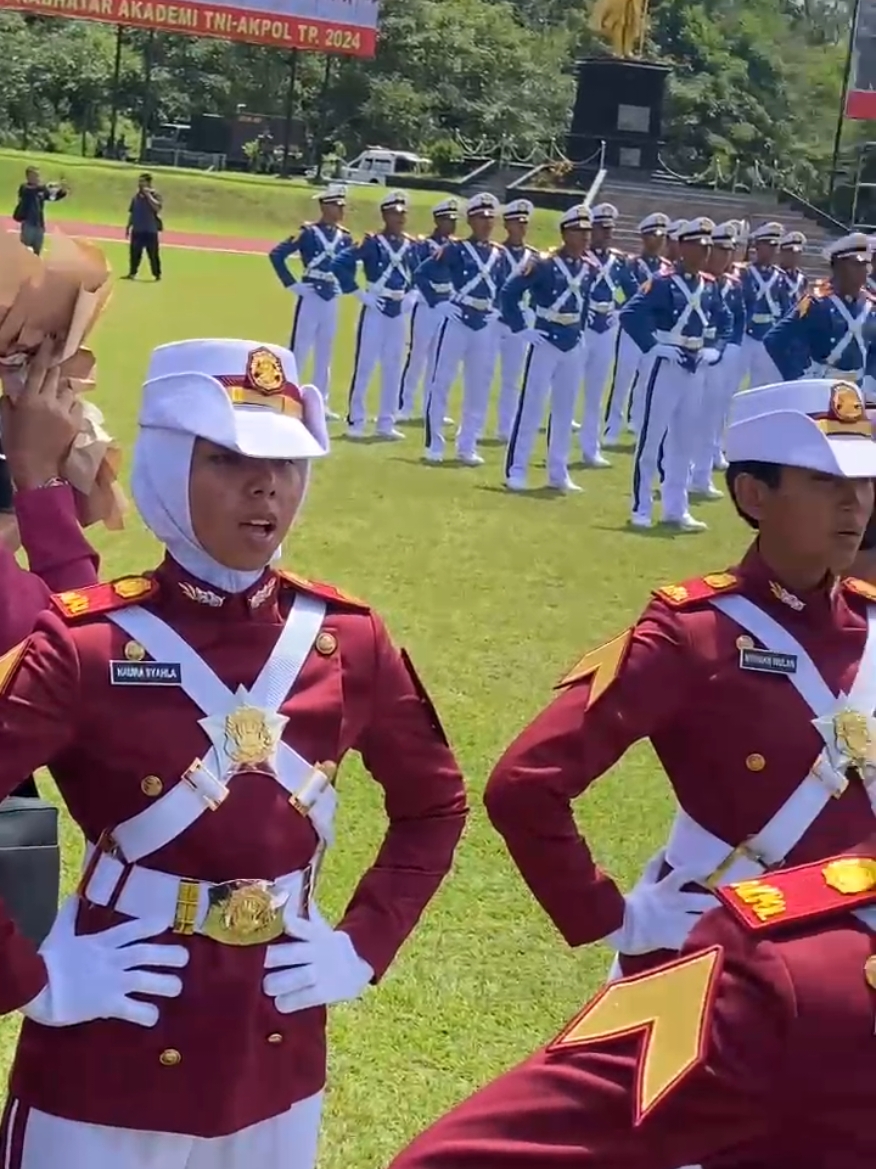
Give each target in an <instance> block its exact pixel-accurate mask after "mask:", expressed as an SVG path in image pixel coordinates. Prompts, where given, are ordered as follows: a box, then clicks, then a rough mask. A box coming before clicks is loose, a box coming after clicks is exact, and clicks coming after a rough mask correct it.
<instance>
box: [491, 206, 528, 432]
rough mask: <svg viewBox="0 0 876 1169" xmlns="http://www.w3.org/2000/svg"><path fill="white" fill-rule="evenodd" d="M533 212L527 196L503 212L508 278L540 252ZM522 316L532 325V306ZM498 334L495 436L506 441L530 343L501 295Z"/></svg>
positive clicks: (526, 308) (519, 271)
mask: <svg viewBox="0 0 876 1169" xmlns="http://www.w3.org/2000/svg"><path fill="white" fill-rule="evenodd" d="M532 212H533V206H532V204H531V203H530V202H529V200H528V199H515V200H514V201H513V202H511V203H509V204H508V206H507V207H506V208H505V210H504V212H503V214H502V217H503V219H504V222H505V232H506V238H505V242H504V243H503V244H502V247H503V248H504V249H505V251H506V252H507V253H508V279H509V280H511V279H513V278H514V277H515V276H519V275H520V274H521V273H522V272H525V271H526V270H527V269H528V268H529V265H530V264H531V263H532V261H533V260H535V259H537V258H538V251H537V250H536V249H535V248H533V247H531V246H530V245H529V244H528V243H527V242H526V231H527V228H528V227H529V220H530V217H531V216H532ZM523 315H524V318H525V319H526V324H527V326H532V324H533V316H532V310H531V309H530V308H529V307H524V309H523ZM497 335H498V339H499V345H498V357H499V403H498V407H497V411H496V413H497V422H496V437H497V438H500V439H501V440H502V441H503V442H507V441H508V439H509V438H510V437H511V427H512V426H513V425H514V412H515V410H516V408H517V398H518V397H519V394H520V376H521V374H522V373H523V363H524V361H525V360H526V347H527V342H526V339H525V338H524V337H523V334H522V333H515V332H514V331H513V329H512V328H511V324H510V322H509V321H508V318H507V317H506V316H505V314H504V312H503V311H502V301H501V298H500V302H499V321H498V324H497Z"/></svg>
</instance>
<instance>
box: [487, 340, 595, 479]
mask: <svg viewBox="0 0 876 1169" xmlns="http://www.w3.org/2000/svg"><path fill="white" fill-rule="evenodd" d="M582 363H583V354H582V351H581V346H580V345H576V346H575V348H574V349H570V350H569V351H568V352H567V353H564V352H563V351H562V350H560V349H557V347H556V346H555V345H551V344H550V342H546V343H545V344H544V345H533V346H532V347H531V348H530V349H529V352H528V354H527V357H526V360H525V362H524V371H523V384H522V386H521V388H520V395H519V397H518V399H517V412H516V414H515V416H514V424H513V426H512V428H511V438H510V440H509V442H508V448H507V450H506V451H505V478H506V479H518V480H523V479H525V477H526V472H527V470H528V469H529V464H530V462H531V460H532V452H533V448H534V447H535V441H536V439H537V438H538V432H539V428H540V427H541V423H542V419H543V418H544V412H545V407H546V406H547V403H548V399H550V407H551V414H550V425H549V426H548V458H547V464H548V481H549V482H550V483H552V484H554V485H555V486H562V484H563V483H564V482H565V481H566V479H567V477H568V474H569V443H570V441H571V438H572V419H573V417H574V414H575V399H576V397H577V395H578V386H579V385H580V384H581V366H582Z"/></svg>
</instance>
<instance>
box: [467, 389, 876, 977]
mask: <svg viewBox="0 0 876 1169" xmlns="http://www.w3.org/2000/svg"><path fill="white" fill-rule="evenodd" d="M726 449H727V458H728V460H729V462H730V463H731V464H732V465H731V466H730V467H729V469H728V471H727V482H728V487H729V490H730V494H731V496H732V498H733V500H734V502H735V504H736V507H737V509H738V510H739V512H740V514H741V515H742V516H743V517H744V518H746V519H747V520H748V522H749V523H750V524H751V525H752V526H753V527H755V528H757V529H758V538H757V540H756V542H755V543H754V545H753V546H752V547H751V548H750V549H749V551H748V553H747V554H746V556H745V558H744V559H743V561H742V563H741V564H740V565H738V566H737V567H735V568H733V569H731V570H729V571H725V572H718V573H714V574H712V575H708V576H705V577H703V578H701V579H698V580H692V581H688V582H687V583H685V584H679V585H672V586H670V587H667V588H662V589H658V590H657V591H656V593H655V594H654V597H653V599H652V601H651V603H650V604H649V606H648V608H647V609H646V610H645V612H644V614H643V615H642V616H641V617H640V618H639V620H638V621H637V622H636V623H635V624H634V625H633V626H632V627H631V628H630V629H627V630H625V631H624V632H623V633H620V634H619V635H618V636H617V637H616V638H614V639H613V640H612V641H611V642H609V643H608V645H606V646H604V647H603V648H602V649H599V650H597V651H595V652H594V653H591V654H588V655H587V656H586V657H585V658H584V659H583V660H582V661H581V662H580V663H579V665H578V666H577V667H575V668H574V669H573V670H572V671H571V672H570V673H569V675H568V676H567V677H566V678H565V679H564V681H563V682H562V683H561V693H560V695H559V697H558V698H556V700H555V701H554V702H553V703H552V704H551V705H550V706H549V707H548V708H547V709H546V710H545V711H544V712H543V713H542V714H540V715H539V716H538V717H537V718H536V720H535V721H534V722H533V723H532V724H531V725H530V726H529V727H528V728H527V729H526V730H525V731H524V732H523V733H522V735H521V736H520V737H519V738H518V739H517V741H516V742H515V743H513V744H512V745H511V747H510V748H509V749H508V751H507V752H506V753H505V755H504V756H503V758H502V759H501V760H500V761H499V763H498V764H497V766H496V768H495V770H494V772H493V774H492V776H491V777H490V780H489V782H488V784H487V789H486V793H485V802H486V806H487V811H488V813H489V816H490V819H491V820H492V822H493V824H494V826H495V827H496V828H497V829H498V830H499V832H501V834H502V835H503V836H504V838H505V841H506V843H507V846H508V849H509V851H510V853H511V855H512V857H513V859H514V861H515V862H516V864H517V866H518V868H519V869H520V871H521V873H522V875H523V877H524V880H525V881H526V883H527V884H528V885H529V888H530V889H531V890H532V892H533V893H534V895H535V896H536V898H537V899H538V901H539V902H540V903H541V905H542V906H543V908H544V909H545V910H546V912H547V913H548V914H549V915H550V917H551V918H552V920H553V921H554V923H555V925H556V926H557V928H558V929H559V930H560V932H561V933H562V935H563V937H564V938H565V939H566V941H567V942H568V943H569V944H570V945H572V946H579V945H582V944H584V943H588V942H594V941H597V940H598V939H604V940H605V941H606V942H608V944H609V945H611V946H612V947H613V948H614V949H615V950H617V951H619V955H620V961H621V964H622V969H623V970H624V972H625V973H629V972H630V971H631V970H636V969H640V968H642V967H643V966H652V965H654V964H656V963H658V962H660V961H662V960H663V959H664V958H666V957H667V954H666V951H670V952H672V951H677V950H679V949H680V948H681V946H682V945H683V944H684V942H685V940H686V938H687V935H688V933H689V931H690V929H691V928H692V927H693V925H694V923H695V921H696V920H697V917H698V916H699V915H700V914H701V913H702V912H703V911H704V910H706V909H708V908H710V907H711V906H712V905H714V903H715V902H714V897H713V895H712V893H710V892H707V890H714V888H715V887H716V886H718V885H721V884H725V883H730V882H733V881H739V880H745V879H748V878H754V877H757V876H760V875H761V874H763V873H764V871H766V870H770V869H772V868H774V867H776V866H778V865H781V864H783V863H784V862H785V861H787V860H790V862H791V863H803V862H806V861H809V860H813V859H817V858H820V857H823V856H829V855H831V854H832V853H836V852H839V851H841V850H843V849H845V848H849V847H851V846H853V845H855V844H857V843H858V842H859V841H861V840H862V839H864V838H865V837H866V836H868V835H869V833H870V832H871V831H872V830H873V828H874V817H873V811H872V808H871V796H872V795H873V793H876V786H874V787H871V788H870V789H869V793H868V789H867V787H866V786H865V784H864V783H863V782H862V779H861V770H862V767H863V763H864V761H863V759H862V758H861V756H860V752H859V751H858V749H857V747H856V745H855V742H854V741H853V739H854V736H852V735H851V734H850V733H849V728H850V727H851V726H852V725H853V724H854V723H855V720H858V719H861V718H864V717H866V716H869V715H870V714H871V713H872V712H873V711H874V709H876V604H874V602H876V588H874V587H873V586H872V585H869V584H866V583H865V582H863V581H859V580H856V579H838V578H837V577H836V576H835V575H833V573H832V572H831V569H833V570H834V572H836V571H842V570H844V569H846V568H847V566H849V565H851V563H852V561H853V560H854V557H855V554H856V552H857V549H858V545H859V543H860V541H861V537H862V534H863V532H864V529H865V527H866V525H867V521H868V520H869V518H870V514H871V511H872V508H873V485H872V477H873V476H874V475H876V443H874V441H873V437H872V433H871V429H870V424H869V422H868V421H867V419H866V417H865V415H864V403H863V399H862V396H861V391H860V390H859V389H858V388H857V387H856V386H854V385H851V384H849V383H843V382H831V381H822V380H818V381H798V382H789V383H787V384H781V385H776V386H768V387H763V388H759V389H756V390H750V391H746V392H744V393H741V394H737V395H736V396H735V397H734V399H733V402H732V406H731V415H730V425H729V427H728V432H727V448H726ZM644 738H648V739H650V740H651V743H652V744H653V747H654V750H655V751H656V753H657V756H658V758H659V760H660V762H661V763H662V765H663V767H664V768H665V770H666V773H667V775H668V777H669V781H670V783H671V784H672V787H673V789H674V793H675V796H676V798H677V800H678V805H679V806H678V810H677V813H676V818H675V823H674V825H673V827H672V831H671V834H670V837H669V840H668V842H667V844H666V846H665V848H663V849H661V850H660V851H659V852H658V853H657V855H656V856H654V858H653V859H652V860H651V861H650V862H649V864H648V866H647V868H646V869H645V872H644V874H643V876H642V878H641V879H640V881H639V882H638V884H637V885H636V886H635V888H634V889H633V890H632V891H631V892H629V893H627V894H624V893H623V892H622V891H621V890H620V889H619V888H618V886H617V884H616V883H615V882H614V881H613V880H612V878H611V877H610V876H609V875H607V874H606V873H604V872H602V871H601V870H600V869H599V867H598V866H597V865H596V863H595V862H594V860H593V857H592V855H591V850H590V848H589V847H588V844H587V842H586V841H585V840H584V839H582V837H581V834H580V832H579V830H578V828H577V827H576V825H575V820H574V818H573V814H572V800H573V799H574V798H575V797H576V796H578V795H580V794H581V793H582V792H583V791H584V790H585V789H586V788H587V787H589V785H590V784H591V783H592V782H593V781H594V780H595V779H597V778H598V777H599V776H600V775H602V774H604V773H605V772H606V771H607V770H608V769H609V768H610V767H611V766H612V765H613V764H614V763H616V762H617V760H618V759H619V758H620V757H621V756H622V755H623V753H624V752H625V751H626V750H627V748H628V747H629V746H631V745H632V744H633V743H635V742H636V741H637V740H639V739H644Z"/></svg>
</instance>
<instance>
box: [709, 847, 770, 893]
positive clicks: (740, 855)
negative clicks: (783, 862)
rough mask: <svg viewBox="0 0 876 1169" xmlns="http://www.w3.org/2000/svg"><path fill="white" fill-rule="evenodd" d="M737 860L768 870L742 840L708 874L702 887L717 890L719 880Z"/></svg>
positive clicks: (767, 866)
mask: <svg viewBox="0 0 876 1169" xmlns="http://www.w3.org/2000/svg"><path fill="white" fill-rule="evenodd" d="M738 860H749V861H753V862H754V864H757V865H761V866H762V867H763V868H764V869H768V868H770V866H769V865H768V864H767V863H766V861H765V860H764V859H763V857H762V856H758V854H757V853H756V852H755V851H754V849H752V848H750V847H749V844H748V841H747V840H743V842H742V843H741V844H737V846H736V847H735V848H734V849H733V850H732V851H731V852H728V853H727V855H726V857H724V859H723V860H722V861H721V863H720V864H719V865H718V867H717V868H716V869H715V870H714V872H711V873H709V875H708V877H706V879H705V880H704V881H703V885H704V886H705V887H706V888H707V889H717V887H718V886H719V885H720V884H721V878H722V877H723V876H724V875H725V874H726V873H729V872H730V870H731V869H732V868H733V866H734V865H735V864H736V862H737V861H738Z"/></svg>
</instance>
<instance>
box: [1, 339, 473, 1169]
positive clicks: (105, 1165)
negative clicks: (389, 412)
mask: <svg viewBox="0 0 876 1169" xmlns="http://www.w3.org/2000/svg"><path fill="white" fill-rule="evenodd" d="M295 381H296V373H295V363H294V359H293V357H292V355H291V353H289V352H287V351H286V350H283V349H279V348H275V347H273V346H271V347H266V346H256V345H255V344H254V343H252V342H244V341H221V340H217V341H188V342H182V343H180V344H175V345H167V346H163V347H161V348H159V349H158V350H156V352H155V353H154V355H153V358H152V362H151V366H150V370H149V374H148V378H147V382H146V385H145V388H144V394H143V404H142V409H141V413H140V429H139V434H138V438H137V442H136V447H135V452H134V468H133V478H132V490H133V495H134V498H135V500H136V503H137V505H138V508H139V510H140V512H141V514H142V516H143V518H144V520H145V521H146V523H147V525H148V526H149V528H150V529H151V530H152V532H153V533H155V535H157V536H158V537H159V538H160V539H161V540H162V542H163V543H164V544H165V545H166V547H167V555H166V557H165V559H164V561H163V563H162V564H161V565H160V566H159V568H158V569H156V571H155V572H154V573H150V574H149V575H148V576H144V577H127V578H123V579H121V580H117V581H115V582H113V583H111V584H106V585H98V586H95V587H94V588H92V589H84V590H82V591H81V592H79V593H72V594H71V593H65V594H64V595H63V597H60V598H55V612H54V613H50V614H47V615H46V616H44V617H43V618H42V619H41V621H40V623H39V624H38V626H37V629H36V631H35V633H34V634H33V636H31V637H30V638H28V639H27V640H26V641H25V642H24V643H23V644H22V645H21V646H20V647H18V648H17V649H16V650H15V651H14V652H13V653H11V654H10V655H8V656H7V657H6V658H5V659H3V662H2V666H0V679H2V681H0V791H2V790H4V789H5V790H8V789H10V788H11V787H12V786H14V784H15V783H16V781H17V780H18V779H19V778H20V777H21V776H22V775H25V774H26V773H27V772H28V771H30V770H31V769H33V768H34V767H37V766H38V765H40V764H42V763H46V762H47V763H48V764H49V765H50V767H51V769H52V772H53V774H54V776H55V779H56V780H57V783H58V786H59V789H60V791H61V793H62V795H63V797H64V799H65V801H66V803H67V806H68V808H69V810H70V813H71V815H72V816H73V818H74V820H75V821H76V823H77V824H78V825H79V827H80V828H81V830H82V832H83V834H84V836H85V839H86V841H87V844H88V849H87V858H86V866H85V869H84V872H83V874H82V878H81V880H80V883H79V887H78V891H77V894H75V895H74V896H73V897H71V898H70V900H68V901H67V902H66V903H65V904H64V905H63V906H62V908H61V910H60V912H59V914H58V918H57V921H56V923H55V926H54V928H53V930H52V932H51V934H50V935H49V937H48V938H47V940H46V942H45V943H44V944H43V946H42V947H41V949H40V951H39V953H36V952H35V951H34V950H33V948H32V947H31V946H30V945H29V944H28V943H27V942H26V941H25V940H24V939H23V938H22V937H21V936H20V935H18V934H17V932H16V930H15V928H14V926H13V925H12V923H11V922H10V921H8V919H7V920H2V924H0V1010H2V1011H12V1010H15V1009H17V1008H20V1009H22V1010H23V1012H24V1015H25V1021H24V1026H23V1030H22V1034H21V1039H20V1042H19V1046H18V1051H17V1053H16V1058H15V1064H14V1067H13V1070H12V1076H11V1085H10V1096H9V1100H8V1103H7V1107H6V1114H5V1121H4V1131H3V1141H2V1145H0V1164H2V1165H3V1167H4V1169H60V1167H63V1169H159V1167H160V1169H256V1167H257V1169H311V1166H312V1165H313V1163H314V1159H315V1154H316V1145H317V1134H318V1128H319V1118H320V1112H321V1106H322V1096H323V1088H324V1084H325V1024H326V1012H325V1008H326V1006H327V1005H328V1004H331V1003H335V1002H341V1001H343V1000H349V999H355V998H357V997H358V996H359V995H361V994H362V992H363V991H364V990H365V988H366V987H367V986H368V984H369V983H371V982H375V981H376V980H377V979H379V978H380V977H381V976H382V975H383V973H384V972H385V971H386V969H387V967H388V966H389V964H390V962H391V961H392V959H393V957H394V956H395V954H396V952H397V951H398V949H399V947H400V946H401V944H402V943H403V941H404V940H405V938H406V937H407V935H408V934H409V933H410V931H411V929H412V928H413V926H414V925H415V923H416V921H417V919H418V918H419V916H420V914H421V913H422V911H423V909H424V908H425V906H426V904H427V903H428V901H429V900H430V898H431V897H432V896H433V894H434V893H435V891H436V889H437V888H438V886H439V884H440V883H441V880H442V878H443V877H444V875H445V874H446V872H447V871H448V868H449V866H450V863H451V858H452V855H453V850H454V847H455V845H456V842H457V840H458V838H459V835H460V832H461V831H462V826H463V821H464V817H465V795H464V789H463V783H462V778H461V776H460V773H459V769H458V767H457V765H456V762H455V760H454V757H453V754H452V752H451V751H450V749H449V747H448V745H447V741H446V739H445V738H444V735H443V732H442V730H441V726H440V724H439V722H438V719H437V716H436V715H435V712H434V709H433V708H432V705H431V703H430V701H429V699H428V697H427V695H426V693H425V691H424V690H423V688H422V686H421V684H420V683H419V682H418V680H417V677H416V674H415V673H414V670H413V667H412V665H411V663H410V661H409V660H408V658H407V655H406V654H405V653H404V652H403V651H402V652H399V651H398V650H397V649H396V648H395V647H394V646H393V644H392V642H391V641H390V639H389V636H388V634H387V632H386V629H385V628H384V626H383V624H382V622H381V621H380V619H379V618H378V617H377V616H376V614H374V613H373V612H372V611H371V610H370V609H369V607H368V606H367V605H365V604H363V603H362V602H360V601H356V600H353V599H352V598H350V597H347V596H346V595H345V594H342V593H340V592H338V591H336V590H335V589H333V588H331V587H330V586H327V585H316V584H311V583H309V582H307V581H303V580H299V579H298V578H296V577H292V576H289V575H287V574H284V573H282V572H279V571H275V570H274V569H273V568H271V567H270V564H271V562H272V561H273V560H274V558H275V556H276V555H277V552H278V549H279V545H280V541H281V540H282V538H283V537H284V536H285V535H286V532H287V531H288V530H289V528H290V526H291V524H292V522H293V520H294V519H295V517H296V514H297V512H298V509H299V507H300V504H301V501H302V499H303V497H304V493H305V489H306V486H307V481H308V468H309V463H310V460H311V459H315V458H320V457H322V456H324V455H325V454H326V453H327V451H328V436H327V434H326V428H325V417H324V406H323V402H322V398H321V396H320V394H319V392H318V391H317V390H316V389H315V388H314V387H310V386H306V387H303V388H301V389H299V388H298V387H297V386H296V385H295ZM350 750H354V751H357V752H358V753H359V754H360V755H361V756H362V759H363V761H364V763H365V765H366V767H367V768H368V770H369V771H370V772H371V774H372V775H373V776H374V778H375V779H376V780H377V782H378V783H379V784H380V785H381V786H382V787H383V789H384V800H385V806H386V810H387V815H388V817H389V828H388V831H387V835H386V837H385V839H384V842H383V845H382V846H381V849H380V851H379V853H378V855H377V858H376V861H375V863H374V865H373V866H372V868H371V869H369V871H368V872H367V873H365V875H364V876H363V878H362V880H361V882H360V884H359V886H358V888H357V889H356V891H355V893H354V894H353V898H352V900H351V902H350V904H349V906H348V907H347V910H346V912H345V913H344V915H343V917H342V920H341V921H340V923H339V925H338V926H337V927H332V926H331V925H330V924H329V923H328V922H326V921H325V919H324V918H323V917H322V916H321V915H320V913H319V910H318V909H317V907H316V904H315V902H314V886H315V882H316V877H317V874H318V870H319V866H320V862H321V860H322V857H323V854H324V852H325V849H326V848H327V847H328V846H329V845H330V844H331V842H332V818H333V813H334V808H335V803H336V793H335V788H334V785H333V784H332V782H331V780H332V779H333V777H334V773H335V768H336V766H337V764H339V763H340V762H341V760H342V759H343V757H344V755H345V754H346V753H347V752H348V751H350ZM3 917H5V915H3ZM363 1074H369V1073H368V1072H367V1070H365V1069H364V1068H363Z"/></svg>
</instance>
